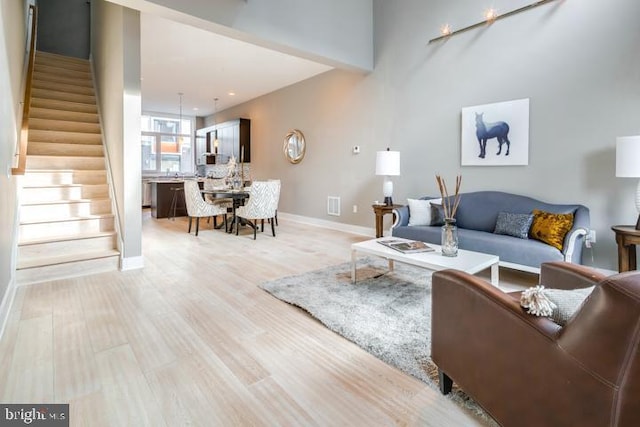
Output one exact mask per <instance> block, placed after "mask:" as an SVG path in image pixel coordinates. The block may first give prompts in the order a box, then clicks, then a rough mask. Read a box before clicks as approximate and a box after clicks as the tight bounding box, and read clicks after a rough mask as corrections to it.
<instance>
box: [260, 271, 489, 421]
mask: <svg viewBox="0 0 640 427" xmlns="http://www.w3.org/2000/svg"><path fill="white" fill-rule="evenodd" d="M357 273H358V274H357V277H358V282H357V284H355V285H353V284H352V283H351V264H350V263H344V264H340V265H336V266H333V267H328V268H324V269H321V270H316V271H312V272H309V273H305V274H301V275H297V276H290V277H285V278H282V279H278V280H274V281H270V282H266V283H263V284H262V285H260V287H261V288H262V289H264V290H265V291H267V292H269V293H271V294H272V295H273V296H275V297H276V298H278V299H280V300H282V301H285V302H287V303H289V304H292V305H294V306H297V307H300V308H302V309H304V310H305V311H307V312H308V313H309V314H311V315H312V316H313V317H314V318H316V319H318V320H319V321H320V322H322V323H323V324H324V325H325V326H326V327H328V328H329V329H331V330H332V331H334V332H336V333H338V334H340V335H342V336H343V337H345V338H347V339H349V340H350V341H352V342H354V343H356V344H357V345H358V346H360V347H362V348H363V349H364V350H366V351H367V352H368V353H371V354H372V355H374V356H376V357H377V358H379V359H381V360H383V361H384V362H386V363H388V364H390V365H392V366H395V367H396V368H398V369H400V370H401V371H403V372H405V373H407V374H409V375H412V376H414V377H416V378H418V379H419V380H421V381H423V382H425V383H426V384H428V385H429V386H431V387H433V388H436V389H438V390H439V388H438V370H437V367H436V366H435V364H434V363H433V362H432V361H431V357H430V353H431V286H430V284H431V273H430V272H429V271H427V270H423V269H417V268H415V267H411V266H406V265H403V264H400V263H396V264H395V269H394V271H393V272H391V273H387V263H386V262H385V261H383V260H380V259H375V258H361V259H359V260H358V271H357ZM385 273H386V274H385ZM447 397H449V398H450V399H452V400H453V401H454V402H455V403H457V404H458V405H460V406H462V407H463V408H464V409H465V410H467V411H469V412H470V413H472V414H473V415H474V416H475V417H476V418H477V419H478V421H479V422H481V423H483V424H486V425H489V426H495V425H497V424H496V423H495V422H494V421H493V419H492V418H491V417H489V415H487V413H486V412H484V410H483V409H482V408H481V407H480V406H479V405H478V404H476V403H475V402H474V401H473V400H472V399H470V398H469V397H468V396H467V395H466V394H465V393H464V392H462V391H461V390H460V389H458V388H456V386H455V384H454V389H453V391H452V392H451V393H449V394H448V395H447Z"/></svg>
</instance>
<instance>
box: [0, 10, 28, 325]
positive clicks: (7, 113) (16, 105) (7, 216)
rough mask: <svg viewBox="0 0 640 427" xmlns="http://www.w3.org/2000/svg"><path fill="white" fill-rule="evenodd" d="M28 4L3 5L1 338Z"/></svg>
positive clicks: (10, 271)
mask: <svg viewBox="0 0 640 427" xmlns="http://www.w3.org/2000/svg"><path fill="white" fill-rule="evenodd" d="M26 9H27V6H26V2H25V1H23V0H5V1H2V2H0V94H2V96H0V335H2V330H3V327H4V324H5V320H6V316H7V314H8V310H9V306H10V304H11V300H12V295H13V290H14V286H15V274H14V272H15V246H16V240H17V235H16V227H17V212H18V210H17V205H18V200H17V191H16V190H17V185H18V181H17V180H18V178H17V177H15V176H12V175H11V167H12V166H14V163H13V161H14V154H15V151H16V142H17V135H18V121H19V119H20V117H21V105H20V103H21V102H22V98H23V94H22V93H21V88H22V80H23V64H24V59H25V49H26V33H27V26H26V16H27V15H26Z"/></svg>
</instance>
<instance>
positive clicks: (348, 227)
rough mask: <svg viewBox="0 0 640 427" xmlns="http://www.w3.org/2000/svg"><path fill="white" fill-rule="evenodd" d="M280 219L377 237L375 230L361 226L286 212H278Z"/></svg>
mask: <svg viewBox="0 0 640 427" xmlns="http://www.w3.org/2000/svg"><path fill="white" fill-rule="evenodd" d="M278 218H283V219H286V220H290V221H295V222H299V223H301V224H309V225H315V226H318V227H323V228H329V229H331V230H338V231H344V232H345V233H353V234H360V235H362V236H368V237H371V238H373V237H375V235H376V231H375V229H374V228H369V227H361V226H359V225H352V224H343V223H340V222H333V221H327V220H324V219H318V218H312V217H308V216H302V215H294V214H289V213H286V212H278Z"/></svg>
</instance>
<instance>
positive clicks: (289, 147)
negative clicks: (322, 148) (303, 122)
mask: <svg viewBox="0 0 640 427" xmlns="http://www.w3.org/2000/svg"><path fill="white" fill-rule="evenodd" d="M282 151H284V156H285V157H286V158H287V160H289V161H290V162H291V163H300V162H301V161H302V159H303V158H304V153H305V151H306V144H305V142H304V135H303V134H302V132H300V131H299V130H298V129H293V130H290V131H289V132H288V133H287V136H285V137H284V146H283V147H282Z"/></svg>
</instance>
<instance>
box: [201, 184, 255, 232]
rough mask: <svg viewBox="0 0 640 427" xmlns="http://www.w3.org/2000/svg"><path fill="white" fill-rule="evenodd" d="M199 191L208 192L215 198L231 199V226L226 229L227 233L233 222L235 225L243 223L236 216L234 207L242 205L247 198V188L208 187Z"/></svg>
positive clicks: (230, 229)
mask: <svg viewBox="0 0 640 427" xmlns="http://www.w3.org/2000/svg"><path fill="white" fill-rule="evenodd" d="M200 192H201V193H202V194H210V195H211V196H213V197H215V198H220V199H232V201H233V204H232V209H231V210H232V215H231V227H229V228H228V230H226V231H227V233H231V231H232V230H233V225H234V224H235V225H236V226H239V225H241V224H243V221H242V219H241V218H238V217H237V215H236V209H237V208H238V207H240V206H242V205H244V202H245V200H246V199H248V198H249V190H248V189H247V188H245V189H239V190H235V189H233V188H209V189H206V190H200Z"/></svg>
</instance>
